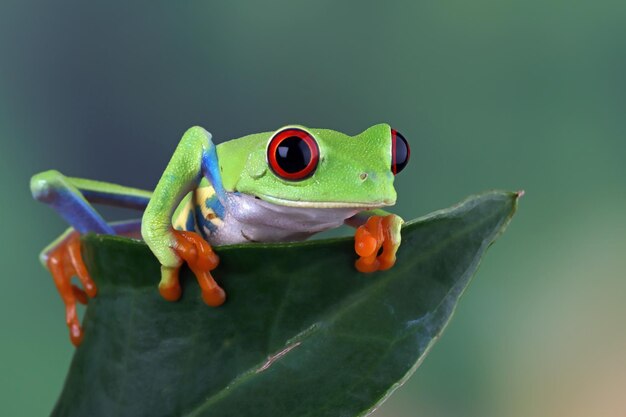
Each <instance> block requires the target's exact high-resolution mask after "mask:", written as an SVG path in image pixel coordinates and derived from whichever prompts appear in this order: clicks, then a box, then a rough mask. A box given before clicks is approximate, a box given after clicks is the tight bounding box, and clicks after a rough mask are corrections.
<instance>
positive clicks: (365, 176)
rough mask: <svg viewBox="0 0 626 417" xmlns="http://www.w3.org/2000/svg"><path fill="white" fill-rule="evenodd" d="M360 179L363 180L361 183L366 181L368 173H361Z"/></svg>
mask: <svg viewBox="0 0 626 417" xmlns="http://www.w3.org/2000/svg"><path fill="white" fill-rule="evenodd" d="M359 178H361V181H365V180H366V179H367V172H361V175H359Z"/></svg>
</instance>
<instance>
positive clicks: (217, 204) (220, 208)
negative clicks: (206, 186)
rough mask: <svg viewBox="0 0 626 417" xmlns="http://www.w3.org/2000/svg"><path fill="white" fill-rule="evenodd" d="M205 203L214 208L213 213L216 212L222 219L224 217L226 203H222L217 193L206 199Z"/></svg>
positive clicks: (207, 206) (209, 207)
mask: <svg viewBox="0 0 626 417" xmlns="http://www.w3.org/2000/svg"><path fill="white" fill-rule="evenodd" d="M205 204H206V208H208V209H211V210H213V213H215V215H216V216H217V217H219V218H220V219H223V218H224V205H223V204H222V202H221V201H220V199H219V198H217V195H216V194H213V195H212V196H211V198H208V199H207V200H206V201H205Z"/></svg>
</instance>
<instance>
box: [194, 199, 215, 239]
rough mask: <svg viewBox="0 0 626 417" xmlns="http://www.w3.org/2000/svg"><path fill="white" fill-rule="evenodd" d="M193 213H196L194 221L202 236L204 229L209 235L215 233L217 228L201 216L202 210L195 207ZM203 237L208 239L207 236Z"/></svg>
mask: <svg viewBox="0 0 626 417" xmlns="http://www.w3.org/2000/svg"><path fill="white" fill-rule="evenodd" d="M194 212H195V213H196V219H197V221H198V228H199V229H200V233H201V234H202V235H204V234H205V228H206V229H208V230H209V232H210V233H211V234H213V233H215V231H216V230H217V226H215V225H214V224H213V223H212V222H211V220H207V219H205V218H204V216H203V215H202V208H201V207H200V206H196V207H195V208H194ZM192 230H193V229H192ZM204 237H208V236H204Z"/></svg>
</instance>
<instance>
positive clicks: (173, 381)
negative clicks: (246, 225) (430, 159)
mask: <svg viewBox="0 0 626 417" xmlns="http://www.w3.org/2000/svg"><path fill="white" fill-rule="evenodd" d="M518 196H519V195H518V194H517V193H507V192H490V193H487V194H483V195H480V196H476V197H472V198H470V199H468V200H466V201H465V202H463V203H461V204H460V205H458V206H455V207H453V208H451V209H447V210H442V211H439V212H436V213H433V214H431V215H429V216H426V217H424V218H421V219H418V220H415V221H412V222H409V223H407V224H406V225H405V227H404V228H403V230H402V245H401V247H400V250H399V252H398V261H397V264H396V265H395V267H394V268H392V269H391V270H389V271H386V272H377V273H375V274H371V275H364V274H360V273H358V272H357V271H356V270H355V269H354V266H353V264H354V261H355V257H356V256H355V254H354V248H353V240H352V239H351V238H341V239H333V240H323V241H310V242H303V243H290V244H248V245H238V246H228V247H220V248H217V249H216V252H217V253H218V254H219V255H220V258H221V264H220V266H219V267H218V269H217V270H216V271H214V276H215V278H216V279H217V280H218V281H219V282H220V284H221V285H222V286H223V288H224V289H225V290H226V293H227V294H228V300H227V302H226V304H224V305H223V306H221V307H218V308H211V307H208V306H206V305H205V304H204V303H203V302H202V300H201V298H200V293H199V289H198V285H197V283H196V282H195V279H194V278H193V276H191V274H190V273H189V272H188V271H186V272H185V274H184V275H183V297H182V299H181V300H180V301H179V302H175V303H170V302H167V301H165V300H163V299H162V298H161V297H160V296H159V293H158V291H157V283H158V279H159V264H158V263H157V261H156V259H155V258H154V257H153V255H152V254H151V252H150V250H149V249H148V247H147V246H146V245H145V244H144V243H141V242H138V241H133V240H129V239H124V238H119V237H112V236H96V235H90V236H86V237H85V238H84V241H83V254H84V258H85V261H86V263H87V266H88V268H89V270H90V271H91V273H92V276H93V278H94V279H95V281H96V283H97V284H98V288H99V293H98V296H97V297H96V298H95V299H93V300H91V301H90V302H89V308H88V309H87V312H86V315H85V319H84V327H85V338H84V341H83V344H82V345H81V346H80V347H79V348H78V349H77V350H76V353H75V355H74V358H73V361H72V365H71V368H70V371H69V375H68V376H67V380H66V383H65V387H64V390H63V392H62V394H61V397H60V398H59V401H58V403H57V405H56V407H55V409H54V411H53V413H52V415H53V416H92V417H97V416H117V417H120V416H133V417H137V416H151V417H156V416H189V417H191V416H194V417H201V416H210V417H227V416H232V417H250V416H267V417H283V416H284V417H287V416H293V417H307V416H310V417H324V416H328V417H337V416H345V417H349V416H357V415H363V414H366V413H367V412H368V411H371V410H372V408H373V407H375V406H376V405H377V404H380V403H381V402H382V401H383V400H384V399H385V398H386V397H387V396H388V395H390V394H391V392H392V391H393V390H395V389H396V388H397V387H398V386H399V385H400V384H402V383H403V382H404V381H405V380H406V379H407V378H408V377H409V376H410V375H411V373H412V372H413V371H414V370H415V368H416V367H417V365H418V364H419V363H420V361H421V359H423V357H424V355H425V354H426V352H428V350H429V349H430V347H431V346H432V345H433V343H434V342H435V341H436V340H437V339H438V338H439V336H440V335H441V332H442V330H443V329H444V327H445V326H446V324H447V323H448V321H449V320H450V317H451V315H452V313H453V311H454V308H455V305H456V303H457V301H458V299H459V297H460V296H461V294H462V293H463V291H464V290H465V288H466V287H467V284H468V282H469V280H470V278H471V276H472V275H473V274H474V272H475V271H476V268H477V266H478V263H479V260H480V258H481V256H482V255H483V253H484V251H485V250H486V249H487V247H488V246H489V245H490V244H491V243H492V242H493V241H494V240H495V238H496V237H497V236H498V235H499V234H500V233H501V232H502V231H503V230H504V228H505V227H506V225H507V223H508V222H509V220H510V218H511V216H512V215H513V213H514V212H515V208H516V205H517V199H518Z"/></svg>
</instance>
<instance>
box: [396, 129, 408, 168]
mask: <svg viewBox="0 0 626 417" xmlns="http://www.w3.org/2000/svg"><path fill="white" fill-rule="evenodd" d="M410 156H411V148H409V143H408V142H407V141H406V139H404V136H402V134H401V133H400V132H398V131H397V130H395V129H391V172H393V175H397V174H398V173H399V172H400V171H402V170H403V169H404V167H405V166H406V164H407V163H408V162H409V157H410Z"/></svg>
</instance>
